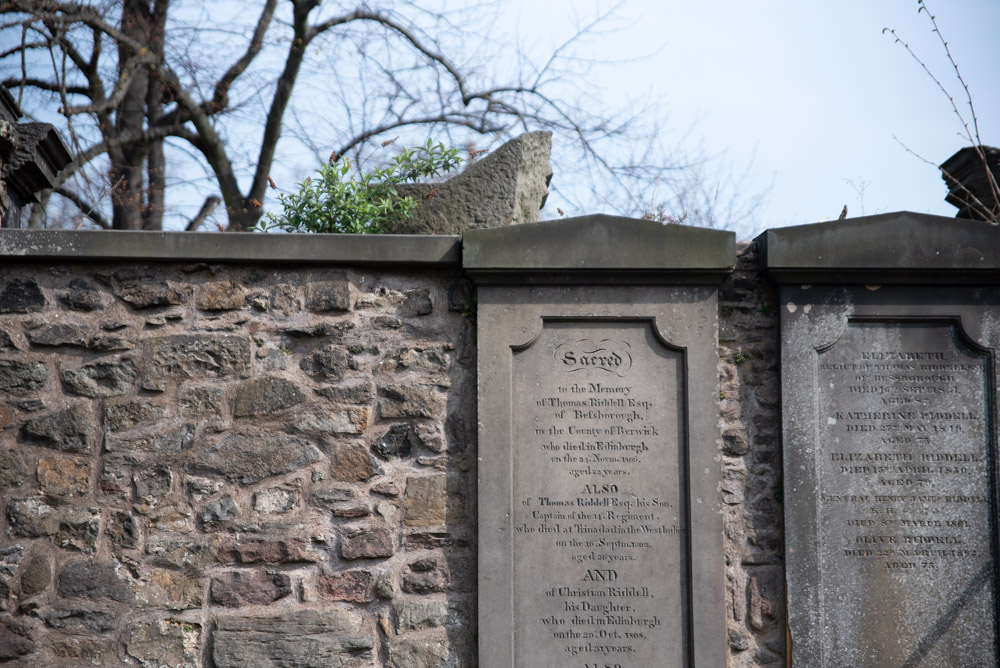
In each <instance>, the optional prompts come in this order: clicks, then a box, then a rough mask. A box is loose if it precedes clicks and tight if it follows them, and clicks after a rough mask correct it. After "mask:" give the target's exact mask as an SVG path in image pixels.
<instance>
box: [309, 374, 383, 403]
mask: <svg viewBox="0 0 1000 668" xmlns="http://www.w3.org/2000/svg"><path fill="white" fill-rule="evenodd" d="M315 392H316V394H318V395H319V396H321V397H323V398H324V399H327V400H329V401H331V402H333V403H335V404H368V403H371V401H372V400H373V399H374V398H375V384H374V383H372V382H371V381H370V380H367V379H364V380H360V381H356V382H353V383H351V384H344V385H327V386H326V387H320V388H317V389H316V390H315Z"/></svg>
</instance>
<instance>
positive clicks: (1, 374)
mask: <svg viewBox="0 0 1000 668" xmlns="http://www.w3.org/2000/svg"><path fill="white" fill-rule="evenodd" d="M48 378H49V370H48V369H47V368H46V367H45V365H44V364H42V363H41V362H23V361H21V360H0V392H33V391H34V390H37V389H39V388H41V387H42V386H43V385H45V381H46V380H48Z"/></svg>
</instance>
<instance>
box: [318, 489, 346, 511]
mask: <svg viewBox="0 0 1000 668" xmlns="http://www.w3.org/2000/svg"><path fill="white" fill-rule="evenodd" d="M355 497H357V492H355V491H354V490H353V489H351V488H350V487H331V488H328V489H318V490H316V491H314V492H313V493H312V496H310V497H309V504H310V505H313V506H318V507H320V508H327V509H330V508H333V507H334V506H335V505H336V504H339V503H343V502H344V501H351V500H353V499H354V498H355Z"/></svg>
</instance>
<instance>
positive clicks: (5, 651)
mask: <svg viewBox="0 0 1000 668" xmlns="http://www.w3.org/2000/svg"><path fill="white" fill-rule="evenodd" d="M34 649H35V643H34V641H33V640H32V639H31V635H30V632H29V630H28V627H27V625H25V624H23V623H22V622H19V621H17V620H14V619H3V620H0V661H9V660H10V659H16V658H17V657H19V656H24V655H26V654H31V652H32V651H34Z"/></svg>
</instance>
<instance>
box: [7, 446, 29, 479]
mask: <svg viewBox="0 0 1000 668" xmlns="http://www.w3.org/2000/svg"><path fill="white" fill-rule="evenodd" d="M27 476H28V467H27V466H25V464H24V460H23V459H21V455H19V454H18V453H17V451H16V450H0V488H2V489H13V488H14V487H19V486H20V485H21V483H23V482H24V479H25V478H26V477H27Z"/></svg>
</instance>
